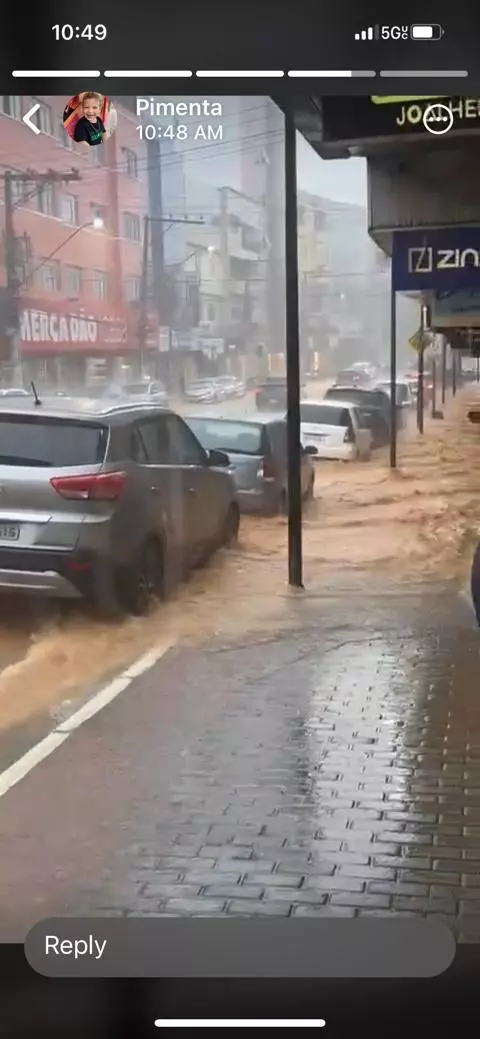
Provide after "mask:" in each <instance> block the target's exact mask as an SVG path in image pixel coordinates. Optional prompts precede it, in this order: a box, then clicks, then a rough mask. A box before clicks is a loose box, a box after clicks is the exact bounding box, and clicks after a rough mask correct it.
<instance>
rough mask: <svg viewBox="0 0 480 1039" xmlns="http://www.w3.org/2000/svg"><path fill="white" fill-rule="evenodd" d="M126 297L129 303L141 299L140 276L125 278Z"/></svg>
mask: <svg viewBox="0 0 480 1039" xmlns="http://www.w3.org/2000/svg"><path fill="white" fill-rule="evenodd" d="M125 299H126V300H127V302H128V303H134V302H136V301H137V300H139V299H140V278H139V277H137V276H133V277H132V278H125Z"/></svg>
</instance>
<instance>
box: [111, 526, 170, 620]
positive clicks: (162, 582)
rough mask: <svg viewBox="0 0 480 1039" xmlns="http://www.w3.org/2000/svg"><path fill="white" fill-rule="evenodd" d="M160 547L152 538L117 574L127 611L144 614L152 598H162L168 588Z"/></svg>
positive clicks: (120, 592)
mask: <svg viewBox="0 0 480 1039" xmlns="http://www.w3.org/2000/svg"><path fill="white" fill-rule="evenodd" d="M164 560H165V557H164V552H163V548H162V546H161V545H160V544H159V542H158V541H156V540H154V539H153V538H151V539H149V540H148V541H147V542H146V543H145V545H144V546H143V548H142V550H141V553H140V556H139V558H138V559H137V561H136V563H133V564H132V565H131V566H129V567H128V568H127V569H126V570H125V571H123V572H122V573H121V574H120V575H119V582H118V584H119V591H118V594H119V600H120V602H121V604H122V606H123V607H124V609H125V610H127V612H128V613H131V614H133V615H134V616H135V617H143V616H144V615H145V614H146V613H148V611H149V609H150V607H151V605H152V602H153V601H154V600H155V599H164V598H165V597H166V594H167V591H168V588H167V580H166V573H165V561H164Z"/></svg>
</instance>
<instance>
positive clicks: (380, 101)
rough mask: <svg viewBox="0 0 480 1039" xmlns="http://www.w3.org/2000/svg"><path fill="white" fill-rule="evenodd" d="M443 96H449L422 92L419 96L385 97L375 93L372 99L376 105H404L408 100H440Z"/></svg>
mask: <svg viewBox="0 0 480 1039" xmlns="http://www.w3.org/2000/svg"><path fill="white" fill-rule="evenodd" d="M441 97H447V94H420V96H419V97H384V96H383V95H382V96H379V95H378V94H375V95H374V96H373V97H371V98H370V101H373V103H374V105H402V104H405V102H408V101H438V100H439V99H440V98H441Z"/></svg>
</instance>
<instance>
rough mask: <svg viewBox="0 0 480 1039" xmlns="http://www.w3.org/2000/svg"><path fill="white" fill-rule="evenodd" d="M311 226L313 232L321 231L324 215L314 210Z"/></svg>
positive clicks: (323, 224)
mask: <svg viewBox="0 0 480 1039" xmlns="http://www.w3.org/2000/svg"><path fill="white" fill-rule="evenodd" d="M313 226H314V228H315V231H323V230H324V229H325V213H322V211H321V210H320V209H316V210H315V213H314V217H313Z"/></svg>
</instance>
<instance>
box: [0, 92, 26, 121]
mask: <svg viewBox="0 0 480 1039" xmlns="http://www.w3.org/2000/svg"><path fill="white" fill-rule="evenodd" d="M0 112H2V114H3V115H9V116H10V118H11V119H21V118H22V99H21V97H19V96H18V94H5V95H3V97H0Z"/></svg>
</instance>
